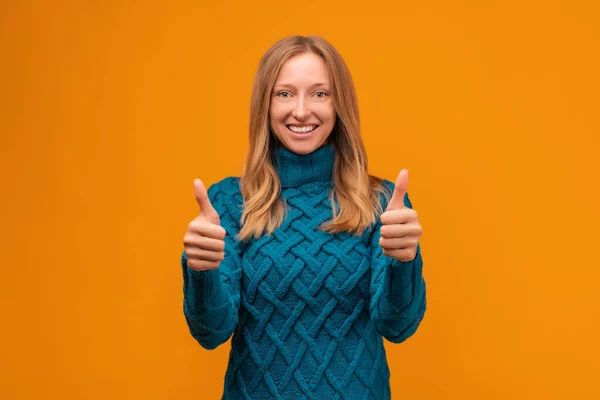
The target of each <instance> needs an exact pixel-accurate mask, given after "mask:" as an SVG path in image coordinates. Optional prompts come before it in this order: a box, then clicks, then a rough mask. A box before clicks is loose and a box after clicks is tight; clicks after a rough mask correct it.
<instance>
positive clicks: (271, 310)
mask: <svg viewBox="0 0 600 400" xmlns="http://www.w3.org/2000/svg"><path fill="white" fill-rule="evenodd" d="M334 157H335V151H334V148H333V145H332V144H326V145H325V146H323V147H320V148H318V149H317V150H315V151H314V152H312V153H311V154H306V155H299V154H296V153H293V152H291V151H289V150H287V149H286V148H284V147H280V148H277V149H276V153H275V160H274V161H275V166H276V169H277V172H278V174H279V178H280V181H281V184H282V191H281V198H282V199H283V200H284V201H285V202H286V203H287V205H288V209H289V211H288V213H287V215H286V216H285V218H284V220H283V223H282V225H281V226H280V227H279V228H278V229H277V230H276V231H275V232H274V233H273V234H271V235H263V236H262V237H261V238H259V239H257V240H256V239H253V240H249V241H247V242H239V241H237V240H236V239H235V236H236V234H237V233H238V231H239V229H240V222H239V221H240V217H241V211H242V204H243V198H242V195H241V193H240V189H239V178H237V177H228V178H225V179H223V180H221V181H220V182H218V183H215V184H213V185H212V186H210V188H209V189H208V196H209V199H210V201H211V203H212V204H213V206H214V208H215V209H216V211H217V212H218V213H219V216H220V220H221V226H223V228H225V231H226V232H227V235H226V237H225V258H224V259H223V260H222V261H221V264H220V266H219V268H218V269H216V270H209V271H194V270H192V269H190V268H188V267H187V259H186V255H185V251H184V252H183V255H182V258H181V264H182V267H183V293H184V299H183V303H184V306H183V311H184V315H185V318H186V321H187V325H188V327H189V330H190V333H191V335H192V336H193V337H194V338H195V339H196V340H197V341H198V343H200V345H201V346H202V347H204V348H206V349H214V348H215V347H217V346H219V345H220V344H222V343H224V342H225V341H227V340H228V339H229V337H230V336H231V335H232V334H233V337H232V340H231V350H230V353H229V364H228V367H227V372H226V374H225V387H224V393H223V398H224V399H232V400H233V399H253V400H255V399H318V400H333V399H361V400H365V399H377V400H382V399H389V398H390V397H391V394H390V384H389V377H390V371H389V368H388V364H387V360H386V353H385V348H384V346H383V339H382V337H384V338H386V339H387V340H389V341H391V342H394V343H400V342H403V341H404V340H406V339H407V338H408V337H410V336H411V335H412V334H413V333H414V332H415V331H416V330H417V328H418V326H419V324H420V322H421V320H422V319H423V316H424V313H425V309H426V301H425V281H424V279H423V275H422V268H423V261H422V258H421V251H420V245H419V246H418V247H417V256H416V258H415V259H414V260H412V261H409V262H400V261H397V260H395V259H394V258H391V257H388V256H386V255H384V254H383V253H382V251H381V248H380V246H379V244H378V241H379V228H380V226H381V221H379V220H378V222H377V224H374V225H371V227H370V228H369V229H366V230H365V231H364V233H363V234H362V235H361V236H355V235H351V234H349V233H346V232H344V233H336V234H329V233H326V232H324V231H321V230H319V229H317V227H318V226H319V225H321V224H322V223H324V222H326V221H328V220H330V219H331V217H332V210H331V203H330V201H329V193H330V190H331V189H332V186H333V183H332V172H333V163H334ZM384 182H385V183H386V184H387V185H388V186H389V187H390V189H391V190H392V191H393V189H394V184H393V183H392V182H390V181H388V180H384ZM381 201H382V205H383V209H384V210H385V208H386V206H387V203H386V200H385V198H384V197H383V196H381ZM404 203H405V205H406V206H408V207H410V208H412V204H411V202H410V200H409V198H408V194H407V195H406V196H405V198H404Z"/></svg>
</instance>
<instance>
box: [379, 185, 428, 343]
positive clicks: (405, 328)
mask: <svg viewBox="0 0 600 400" xmlns="http://www.w3.org/2000/svg"><path fill="white" fill-rule="evenodd" d="M385 182H386V183H387V184H388V185H389V186H391V189H392V192H393V191H394V184H393V183H391V182H389V181H385ZM404 204H405V205H406V206H407V207H409V208H412V204H411V202H410V200H409V198H408V193H406V196H405V197H404ZM383 205H384V207H383V209H384V210H385V209H386V206H387V205H386V204H383ZM380 228H381V221H380V220H378V221H377V224H376V226H375V228H374V230H373V233H372V236H371V241H370V247H371V262H372V264H371V265H372V273H371V286H370V292H371V302H370V306H369V309H370V312H371V318H372V320H373V323H374V326H375V330H376V331H377V332H378V333H379V334H381V335H382V336H383V337H385V338H386V339H387V340H389V341H390V342H393V343H401V342H403V341H405V340H406V339H408V338H409V337H410V336H412V335H413V334H414V333H415V332H416V330H417V328H418V327H419V324H420V323H421V320H422V319H423V317H424V315H425V310H426V296H425V292H426V290H425V288H426V285H425V280H424V278H423V274H422V270H423V259H422V257H421V245H420V244H418V245H417V255H416V257H415V258H414V259H413V260H412V261H408V262H402V261H398V260H396V259H395V258H392V257H389V256H386V255H385V254H383V253H382V251H381V247H380V246H379V237H380V233H379V229H380Z"/></svg>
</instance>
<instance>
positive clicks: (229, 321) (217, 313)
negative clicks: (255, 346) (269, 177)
mask: <svg viewBox="0 0 600 400" xmlns="http://www.w3.org/2000/svg"><path fill="white" fill-rule="evenodd" d="M207 193H208V198H209V199H210V202H211V203H212V205H213V207H214V208H215V210H216V211H217V213H218V214H219V219H220V222H221V226H222V227H223V228H224V229H225V232H226V235H225V239H224V240H225V250H224V253H225V257H224V259H223V260H221V263H220V264H219V268H217V269H215V270H206V271H195V270H193V269H191V268H189V267H188V266H187V256H186V253H185V250H184V251H183V254H182V256H181V266H182V270H183V313H184V315H185V319H186V322H187V325H188V328H189V331H190V333H191V335H192V336H193V337H194V339H196V340H197V341H198V343H200V345H201V346H202V347H204V348H206V349H209V350H211V349H214V348H216V347H217V346H219V345H220V344H222V343H224V342H226V341H227V340H228V339H229V337H230V336H231V335H232V333H233V331H234V330H235V327H236V325H237V322H238V311H239V306H240V279H241V274H242V262H241V258H242V252H243V248H244V247H243V244H242V243H240V242H238V241H237V240H236V236H237V233H238V231H239V229H240V225H239V220H240V218H239V217H240V216H241V207H242V204H243V198H242V195H241V193H240V191H239V178H235V177H229V178H225V179H224V180H222V181H220V182H217V183H215V184H213V185H212V186H210V187H209V188H208V191H207Z"/></svg>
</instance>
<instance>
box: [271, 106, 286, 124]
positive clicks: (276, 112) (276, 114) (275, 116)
mask: <svg viewBox="0 0 600 400" xmlns="http://www.w3.org/2000/svg"><path fill="white" fill-rule="evenodd" d="M284 116H285V110H284V108H283V107H281V106H280V105H279V106H278V105H277V104H273V103H272V105H271V107H270V108H269V119H270V120H271V121H273V122H279V121H280V120H281V119H282V118H283V117H284Z"/></svg>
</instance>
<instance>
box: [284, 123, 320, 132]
mask: <svg viewBox="0 0 600 400" xmlns="http://www.w3.org/2000/svg"><path fill="white" fill-rule="evenodd" d="M286 127H287V128H288V130H289V131H291V132H293V133H296V134H299V135H302V134H307V133H311V132H313V131H314V130H315V129H317V128H318V127H319V125H318V124H307V125H292V124H290V125H286Z"/></svg>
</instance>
